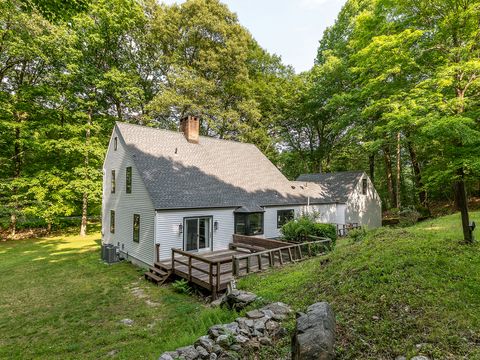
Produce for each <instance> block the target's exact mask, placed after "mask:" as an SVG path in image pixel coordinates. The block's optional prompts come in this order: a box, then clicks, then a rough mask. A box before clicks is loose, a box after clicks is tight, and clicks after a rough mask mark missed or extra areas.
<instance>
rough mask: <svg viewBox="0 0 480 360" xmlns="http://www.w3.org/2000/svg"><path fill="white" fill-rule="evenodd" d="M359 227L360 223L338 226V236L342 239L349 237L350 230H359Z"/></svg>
mask: <svg viewBox="0 0 480 360" xmlns="http://www.w3.org/2000/svg"><path fill="white" fill-rule="evenodd" d="M359 227H360V226H359V224H358V223H349V224H337V235H338V236H340V237H343V236H347V235H348V231H349V230H352V229H358V228H359Z"/></svg>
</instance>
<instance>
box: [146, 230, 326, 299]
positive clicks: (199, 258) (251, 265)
mask: <svg viewBox="0 0 480 360" xmlns="http://www.w3.org/2000/svg"><path fill="white" fill-rule="evenodd" d="M330 243H331V240H330V239H317V240H316V241H312V242H307V243H300V244H291V243H287V242H281V241H275V240H267V239H261V238H255V237H246V236H241V237H240V236H239V237H235V236H234V241H233V243H232V244H230V248H231V249H228V250H218V251H210V252H202V253H191V252H186V251H183V250H180V249H172V258H171V260H168V261H158V262H156V263H155V268H157V269H161V270H162V271H165V272H168V273H169V274H175V275H177V276H180V277H182V278H184V279H186V280H188V281H189V282H191V283H194V284H196V285H198V286H200V287H202V288H204V289H206V290H208V291H210V292H211V293H212V297H213V298H216V296H217V294H218V293H219V292H221V291H223V290H225V289H226V288H227V286H228V284H229V283H230V282H231V281H232V280H233V279H234V278H235V277H241V276H245V275H248V274H250V273H253V272H258V271H262V270H265V269H267V268H269V267H275V266H281V265H283V264H286V263H292V262H297V261H301V260H303V259H305V258H308V257H310V256H313V255H318V254H319V253H324V252H325V250H326V249H327V248H329V245H330ZM147 275H148V274H147Z"/></svg>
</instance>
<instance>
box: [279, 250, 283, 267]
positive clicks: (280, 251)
mask: <svg viewBox="0 0 480 360" xmlns="http://www.w3.org/2000/svg"><path fill="white" fill-rule="evenodd" d="M278 255H280V265H283V254H282V250H281V249H280V250H278Z"/></svg>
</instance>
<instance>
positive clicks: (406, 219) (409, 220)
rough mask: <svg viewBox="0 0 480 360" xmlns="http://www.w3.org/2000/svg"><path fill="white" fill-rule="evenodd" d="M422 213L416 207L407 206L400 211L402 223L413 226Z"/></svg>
mask: <svg viewBox="0 0 480 360" xmlns="http://www.w3.org/2000/svg"><path fill="white" fill-rule="evenodd" d="M420 216H421V215H420V213H419V212H418V211H417V210H416V209H415V208H405V209H402V211H400V212H399V218H400V225H402V226H411V225H414V224H415V223H417V221H418V219H419V218H420Z"/></svg>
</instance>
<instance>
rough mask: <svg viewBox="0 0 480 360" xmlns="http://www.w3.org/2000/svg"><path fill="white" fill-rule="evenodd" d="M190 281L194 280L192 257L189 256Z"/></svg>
mask: <svg viewBox="0 0 480 360" xmlns="http://www.w3.org/2000/svg"><path fill="white" fill-rule="evenodd" d="M188 281H190V282H191V281H192V257H191V256H189V257H188Z"/></svg>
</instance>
